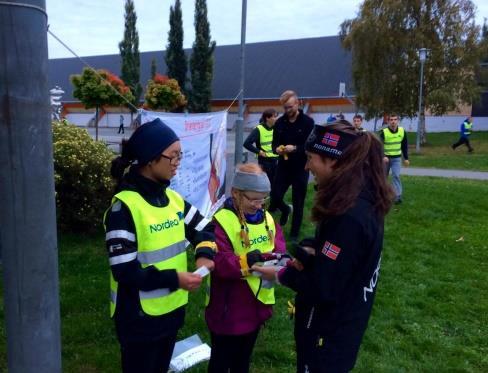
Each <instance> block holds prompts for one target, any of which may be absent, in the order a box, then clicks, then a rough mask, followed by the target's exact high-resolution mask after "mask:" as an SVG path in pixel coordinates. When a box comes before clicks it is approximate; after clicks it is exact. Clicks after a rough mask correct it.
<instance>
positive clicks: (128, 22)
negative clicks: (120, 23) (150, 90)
mask: <svg viewBox="0 0 488 373" xmlns="http://www.w3.org/2000/svg"><path fill="white" fill-rule="evenodd" d="M136 21H137V15H136V12H135V9H134V2H133V1H132V0H126V2H125V29H124V40H122V41H121V42H120V43H119V50H120V57H121V75H120V77H121V78H122V80H123V81H124V82H125V84H127V86H128V87H129V88H130V90H131V92H132V95H133V96H134V101H133V104H134V106H136V107H137V105H138V104H139V98H140V97H141V93H142V86H141V84H140V83H139V79H140V65H141V61H140V57H139V35H138V33H137V28H136ZM131 111H133V109H132V108H131Z"/></svg>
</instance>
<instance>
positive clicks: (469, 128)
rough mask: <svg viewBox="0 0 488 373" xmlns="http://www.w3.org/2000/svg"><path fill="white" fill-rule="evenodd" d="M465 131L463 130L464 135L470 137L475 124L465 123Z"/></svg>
mask: <svg viewBox="0 0 488 373" xmlns="http://www.w3.org/2000/svg"><path fill="white" fill-rule="evenodd" d="M463 124H464V130H463V135H464V136H469V135H471V128H473V123H471V122H469V121H467V120H466V121H464V123H463Z"/></svg>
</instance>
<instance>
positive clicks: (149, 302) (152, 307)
mask: <svg viewBox="0 0 488 373" xmlns="http://www.w3.org/2000/svg"><path fill="white" fill-rule="evenodd" d="M166 195H167V197H168V200H169V203H168V205H167V206H166V207H155V206H151V205H150V204H149V203H147V202H146V201H145V200H144V198H142V196H141V195H140V194H139V193H137V192H133V191H122V192H120V193H118V194H116V195H115V196H114V199H113V201H112V204H113V203H116V202H117V201H122V202H123V203H124V204H125V205H126V206H127V207H128V209H129V210H130V213H131V216H132V219H133V220H134V226H135V229H136V237H137V260H138V261H139V263H140V264H141V266H142V267H143V268H145V267H148V266H150V265H151V266H154V267H156V268H157V269H158V270H164V269H175V270H176V271H178V272H186V271H187V257H186V247H187V244H188V242H187V241H186V239H185V222H184V209H185V202H184V200H183V198H182V197H181V196H180V195H179V194H178V193H176V192H175V191H173V190H171V189H169V188H167V189H166ZM117 288H118V286H117V282H116V281H115V279H114V278H113V276H112V273H110V290H111V307H110V313H111V315H112V316H113V315H114V313H115V308H116V304H117V302H116V300H117ZM139 301H140V304H141V308H142V310H143V311H144V312H145V313H146V314H148V315H151V316H160V315H164V314H166V313H169V312H171V311H173V310H175V309H177V308H179V307H181V306H183V305H185V304H186V303H188V292H187V291H185V290H183V289H178V290H176V291H173V292H170V291H169V289H166V288H161V289H155V290H152V291H139Z"/></svg>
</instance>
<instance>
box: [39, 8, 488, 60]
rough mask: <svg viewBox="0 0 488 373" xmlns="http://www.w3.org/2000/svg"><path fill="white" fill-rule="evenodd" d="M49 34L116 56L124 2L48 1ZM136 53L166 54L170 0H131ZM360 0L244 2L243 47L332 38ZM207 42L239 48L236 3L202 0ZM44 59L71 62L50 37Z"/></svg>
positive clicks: (186, 13) (186, 21)
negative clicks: (207, 23) (205, 10)
mask: <svg viewBox="0 0 488 373" xmlns="http://www.w3.org/2000/svg"><path fill="white" fill-rule="evenodd" d="M46 3H47V4H46V5H47V12H48V16H49V21H48V23H49V25H50V30H51V32H53V33H54V34H55V35H57V36H58V37H59V38H60V39H61V40H63V41H64V42H65V43H66V44H67V45H68V46H69V47H70V48H71V49H73V50H74V51H75V52H76V53H77V54H79V55H80V56H93V55H102V54H117V53H119V50H118V43H119V42H120V41H121V40H122V38H123V33H124V3H125V1H124V0H75V1H66V0H63V1H62V0H47V1H46ZM134 3H135V9H136V13H137V29H138V32H139V50H140V51H141V52H146V51H157V50H163V49H166V45H167V43H168V31H169V8H170V5H172V4H173V3H174V0H135V1H134ZM181 3H182V10H183V26H184V33H185V35H184V46H185V48H189V47H191V45H192V43H193V40H194V26H193V16H194V4H195V0H181ZM360 3H361V1H359V0H340V1H334V2H332V1H328V0H248V1H247V33H246V42H247V43H253V42H259V41H270V40H286V39H300V38H308V37H317V36H330V35H337V33H338V32H339V25H340V24H341V23H342V21H344V19H347V18H353V17H355V16H356V14H357V11H358V7H359V4H360ZM474 3H475V4H476V5H477V7H478V11H477V23H478V24H482V23H483V18H484V17H488V1H487V0H475V1H474ZM207 7H208V17H209V21H210V30H211V35H212V40H215V41H216V42H217V45H228V44H239V43H240V38H241V9H242V1H241V0H207ZM48 42H49V58H63V57H72V55H71V53H70V52H69V51H67V50H66V49H65V48H64V47H63V46H62V45H61V44H59V43H58V42H57V41H56V40H55V39H54V38H52V37H51V36H49V38H48Z"/></svg>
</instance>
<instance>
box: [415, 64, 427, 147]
mask: <svg viewBox="0 0 488 373" xmlns="http://www.w3.org/2000/svg"><path fill="white" fill-rule="evenodd" d="M424 63H425V60H423V59H421V60H420V87H419V115H418V118H417V119H418V120H417V137H416V142H415V152H417V153H420V131H421V127H422V125H421V121H422V119H421V118H422V88H423V85H424Z"/></svg>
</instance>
